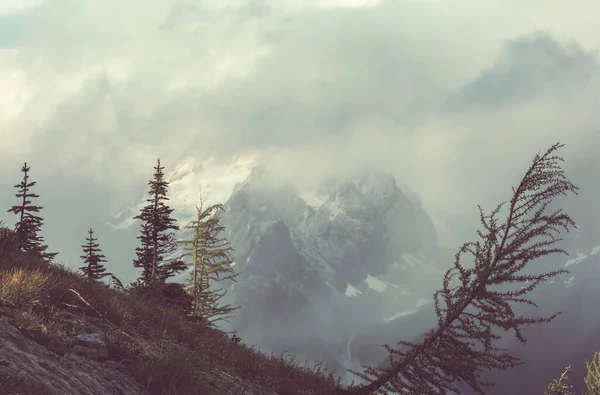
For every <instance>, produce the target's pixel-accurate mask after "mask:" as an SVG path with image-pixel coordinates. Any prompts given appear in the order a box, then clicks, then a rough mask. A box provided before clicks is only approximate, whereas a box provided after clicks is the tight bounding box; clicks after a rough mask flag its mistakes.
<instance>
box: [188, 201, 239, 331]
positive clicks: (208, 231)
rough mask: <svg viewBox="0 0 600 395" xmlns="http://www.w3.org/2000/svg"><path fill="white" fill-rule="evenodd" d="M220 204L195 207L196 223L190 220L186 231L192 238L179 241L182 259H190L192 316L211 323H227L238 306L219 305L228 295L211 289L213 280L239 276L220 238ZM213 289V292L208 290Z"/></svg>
mask: <svg viewBox="0 0 600 395" xmlns="http://www.w3.org/2000/svg"><path fill="white" fill-rule="evenodd" d="M222 209H223V205H221V204H213V205H210V206H208V207H206V208H204V205H203V203H202V202H201V205H200V207H198V206H196V220H194V221H191V222H190V223H189V224H188V225H187V226H186V227H185V229H188V230H190V231H191V233H192V235H191V238H190V239H188V240H182V241H181V242H180V243H181V244H183V245H184V257H191V259H192V262H191V263H190V264H189V265H190V266H192V273H191V276H190V277H191V278H190V288H191V293H192V296H193V312H192V316H194V317H197V318H200V319H202V320H204V321H206V322H208V323H210V324H213V325H214V324H215V323H216V322H218V321H221V320H227V319H229V318H230V317H231V316H230V314H231V313H232V312H233V311H234V310H236V309H238V308H239V307H232V306H231V305H230V304H228V305H220V304H219V302H220V300H221V298H223V296H225V294H226V293H227V291H226V290H224V289H220V290H217V289H214V287H211V286H213V285H214V282H215V281H224V280H232V281H235V278H236V277H237V276H238V275H239V273H235V271H234V269H233V266H232V264H233V260H232V258H231V255H230V252H231V251H232V250H233V249H232V248H231V246H230V245H229V242H228V241H227V240H226V239H225V238H224V237H221V232H223V230H224V227H223V225H221V222H220V216H219V212H220V211H221V210H222ZM211 288H212V289H211Z"/></svg>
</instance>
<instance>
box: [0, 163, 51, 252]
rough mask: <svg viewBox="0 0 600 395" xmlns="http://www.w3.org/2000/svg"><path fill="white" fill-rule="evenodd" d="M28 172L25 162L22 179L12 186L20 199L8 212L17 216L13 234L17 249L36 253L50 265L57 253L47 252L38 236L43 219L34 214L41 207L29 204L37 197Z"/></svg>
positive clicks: (46, 247)
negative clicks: (16, 190) (16, 189)
mask: <svg viewBox="0 0 600 395" xmlns="http://www.w3.org/2000/svg"><path fill="white" fill-rule="evenodd" d="M29 170H30V168H29V167H28V166H27V162H25V164H23V167H22V168H21V171H22V172H23V179H22V180H21V182H20V183H19V184H17V185H15V186H14V187H15V188H18V189H19V190H18V192H17V194H16V195H15V196H16V197H17V198H19V199H21V202H20V204H18V205H15V206H12V207H11V208H10V209H9V210H8V212H12V213H15V214H17V215H18V216H19V221H18V222H17V223H16V224H15V234H16V237H17V240H18V245H19V248H20V249H21V250H22V251H26V252H34V253H38V254H39V255H40V256H41V257H42V260H43V261H45V262H47V263H50V262H51V261H52V260H53V259H54V257H55V256H56V255H57V254H58V253H56V252H52V253H50V252H47V251H46V250H47V249H48V246H47V245H45V244H44V239H43V237H42V236H40V235H39V234H38V233H39V232H40V229H41V227H42V225H43V219H42V217H40V216H38V215H35V214H34V213H38V212H39V211H40V210H41V209H42V208H43V207H41V206H34V205H32V204H31V202H32V200H31V199H34V198H38V197H39V195H36V194H35V193H32V192H31V187H33V186H34V185H35V184H36V182H35V181H33V182H31V181H29Z"/></svg>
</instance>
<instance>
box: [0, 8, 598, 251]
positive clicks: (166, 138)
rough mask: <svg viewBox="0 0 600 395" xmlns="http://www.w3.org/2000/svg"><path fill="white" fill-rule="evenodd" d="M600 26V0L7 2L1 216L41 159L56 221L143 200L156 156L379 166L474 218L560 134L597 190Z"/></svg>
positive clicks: (329, 167) (0, 47)
mask: <svg viewBox="0 0 600 395" xmlns="http://www.w3.org/2000/svg"><path fill="white" fill-rule="evenodd" d="M599 13H600V3H598V2H597V1H596V0H578V1H576V2H568V1H564V0H545V1H539V0H518V1H517V0H497V1H493V0H477V1H473V0H469V1H467V0H437V1H435V0H422V1H418V0H413V1H392V0H390V1H379V2H377V1H360V0H287V1H284V0H277V1H275V0H246V1H243V0H187V1H176V0H152V1H148V0H127V1H123V0H46V1H44V0H2V1H0V169H1V170H0V182H1V183H2V185H5V186H6V187H2V188H0V190H1V191H2V196H1V197H0V203H2V204H4V205H7V204H9V203H12V199H13V197H12V191H11V190H10V186H11V185H13V184H15V183H16V182H17V181H18V179H19V177H20V174H19V168H20V165H21V164H22V162H24V161H28V162H29V163H30V164H31V166H32V176H33V177H34V178H35V179H36V180H37V181H39V188H40V190H43V191H44V193H46V196H45V199H46V200H44V201H43V202H41V203H42V205H44V206H45V207H46V210H47V211H48V215H51V212H52V210H55V211H54V213H55V215H56V216H58V214H57V213H59V212H60V213H62V214H60V215H64V212H63V211H61V210H67V209H74V208H75V209H77V208H79V209H80V210H79V211H80V212H91V214H89V217H90V218H92V217H94V215H96V216H97V215H99V214H98V213H102V215H106V214H107V213H108V212H110V211H111V210H114V208H115V207H117V206H119V205H121V204H124V203H127V202H128V201H130V200H131V199H132V198H136V197H137V196H139V194H140V193H141V192H143V188H144V186H145V182H146V181H147V179H148V178H149V176H150V174H151V166H152V165H153V164H154V161H155V160H156V158H157V157H158V156H160V157H161V158H163V160H164V163H165V164H167V166H168V165H169V164H172V163H173V162H174V161H176V160H177V159H178V158H180V157H181V156H182V155H198V156H200V157H210V156H218V157H219V158H221V159H222V160H229V158H231V160H232V161H233V159H234V158H235V157H239V156H247V155H258V156H259V157H260V158H262V160H263V161H264V162H265V163H266V164H267V166H270V167H272V168H273V169H275V170H276V171H278V172H279V173H280V174H281V175H283V176H284V177H286V178H289V179H290V180H293V181H296V182H298V183H299V184H302V185H305V184H310V183H311V182H313V181H314V180H317V179H320V178H321V177H322V176H323V175H324V174H327V173H330V172H334V171H338V170H341V169H345V168H354V167H361V166H364V165H377V166H380V167H383V168H385V169H387V170H389V171H391V172H393V173H394V174H395V175H396V176H397V177H398V179H399V180H400V181H401V182H402V183H405V184H407V185H409V186H411V187H412V188H413V189H414V190H415V191H416V192H417V193H419V194H420V196H421V197H422V199H423V200H424V202H425V203H426V204H427V205H428V206H431V207H434V208H438V209H443V210H448V211H457V212H466V211H473V209H474V205H475V204H477V203H483V204H485V203H488V202H490V203H489V204H490V205H492V204H494V203H496V202H497V201H499V200H505V199H507V198H508V197H509V196H508V195H507V193H510V186H511V185H512V184H514V183H515V182H517V181H518V179H519V177H520V176H521V174H522V173H523V171H524V170H525V168H526V166H527V165H528V164H529V161H530V160H531V159H532V157H533V155H534V154H535V153H536V152H537V151H538V150H540V149H545V148H547V147H549V146H550V145H552V144H553V143H555V142H556V141H560V142H564V143H566V144H567V147H566V148H565V149H564V150H563V152H562V154H563V155H564V156H565V158H566V159H567V167H569V168H572V169H573V172H575V171H577V174H576V176H575V178H576V179H577V180H579V181H581V182H583V183H584V184H585V185H580V186H581V187H582V188H587V189H588V190H592V189H593V190H596V191H597V190H598V188H597V187H595V185H596V184H598V179H597V178H599V177H597V176H595V172H596V169H598V166H599V160H598V159H597V157H598V155H597V152H598V149H599V148H600V131H598V121H599V120H600V115H599V114H600V112H599V111H598V109H599V108H600V107H599V104H600V103H599V101H600V83H599V80H600V79H599V77H600V67H599V63H598V54H597V51H598V50H599V49H600V28H599V27H598V21H597V16H598V14H599ZM594 177H595V178H594ZM581 182H580V183H581ZM588 196H591V195H588ZM81 199H85V202H81ZM82 215H83V214H81V213H79V212H78V214H77V216H76V218H72V219H69V220H68V221H66V222H64V223H61V225H60V226H63V227H69V229H74V228H77V227H79V226H80V225H79V223H78V221H80V220H81V221H84V220H87V217H85V216H84V217H85V218H82V217H81V216H82ZM0 218H6V220H10V222H12V221H13V219H12V218H9V217H8V216H2V214H0ZM50 222H51V221H50V219H47V226H48V227H49V229H58V226H59V225H52V224H51V223H50ZM52 227H54V228H52ZM82 229H83V232H85V229H87V228H85V227H83V228H82ZM78 232H79V230H78ZM79 233H81V232H79ZM84 237H85V235H84V234H83V235H82V239H83V238H84ZM82 241H83V240H82Z"/></svg>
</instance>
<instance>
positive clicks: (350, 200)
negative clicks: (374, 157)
mask: <svg viewBox="0 0 600 395" xmlns="http://www.w3.org/2000/svg"><path fill="white" fill-rule="evenodd" d="M187 162H189V161H187ZM187 162H186V163H187ZM177 168H178V169H179V170H177V171H174V172H173V173H172V174H170V175H169V177H168V179H169V181H170V182H171V183H172V186H173V187H172V193H171V202H172V206H173V207H175V208H176V211H175V213H176V215H178V219H180V220H182V221H187V220H189V219H191V215H192V214H193V209H194V207H193V203H194V202H193V200H194V197H195V196H198V192H199V191H200V186H201V185H200V181H201V179H202V177H200V176H199V175H198V172H200V173H201V170H202V168H203V167H202V166H200V165H194V166H191V165H185V166H184V165H181V166H177ZM244 169H247V167H244ZM186 172H187V173H186ZM223 173H226V172H223ZM230 173H231V172H230ZM242 173H243V172H238V173H236V174H237V176H240V175H241V174H242ZM233 178H234V177H229V180H232V179H233ZM241 181H242V182H240V183H238V184H237V185H236V186H235V188H233V190H232V193H231V196H230V197H229V198H228V200H227V201H226V203H225V212H224V214H223V223H224V225H225V228H226V230H227V234H226V236H227V238H228V240H229V241H230V242H231V244H232V247H233V248H234V260H235V265H236V268H237V269H238V271H240V272H241V275H240V276H239V278H238V282H237V283H235V284H226V286H228V287H230V289H231V292H229V294H228V298H229V299H228V300H227V302H228V303H230V302H231V303H234V304H236V305H239V306H241V309H239V310H238V311H237V312H236V314H235V316H234V319H233V320H232V322H231V324H230V325H231V326H230V327H227V328H226V329H235V330H237V331H238V332H239V334H240V335H241V336H242V338H243V339H244V340H245V341H247V342H249V343H256V344H258V345H260V346H261V348H263V349H264V350H265V351H274V352H280V351H284V350H285V351H290V352H297V353H299V354H300V357H301V358H302V357H306V358H310V359H325V360H326V361H327V362H329V363H331V364H333V366H334V367H336V368H346V367H350V366H349V365H347V363H350V361H349V360H348V357H347V352H346V348H347V344H340V339H345V340H344V341H343V342H347V341H348V340H349V339H352V338H354V337H355V336H356V335H357V334H359V333H361V332H362V329H361V328H363V327H370V326H371V325H372V324H373V322H388V321H391V320H393V319H394V318H396V317H398V316H401V315H402V314H406V312H407V311H412V310H414V309H417V308H419V307H420V306H422V305H424V304H425V303H427V301H428V300H430V298H431V294H432V293H433V291H434V290H435V287H437V285H438V282H439V278H440V276H441V274H442V273H443V271H444V270H445V269H446V268H447V267H448V266H449V265H450V264H451V261H452V260H451V257H452V255H451V253H453V252H454V251H449V250H447V249H445V248H442V247H440V246H438V245H437V237H436V232H435V229H434V226H433V223H432V221H431V220H430V218H429V217H428V215H427V213H426V212H425V211H424V210H423V208H422V207H421V204H420V202H419V201H418V199H417V198H415V196H413V195H411V194H409V193H404V192H403V191H402V190H401V189H400V188H399V187H398V185H397V183H396V181H395V179H394V178H393V176H391V175H389V174H386V173H384V172H378V171H364V172H361V173H359V174H353V175H349V176H344V177H342V176H340V177H335V178H331V179H327V180H324V181H323V182H322V183H321V184H320V185H319V186H318V187H317V188H315V190H313V191H298V190H296V189H294V188H293V187H292V186H291V185H287V184H285V183H282V182H276V181H274V178H273V177H272V176H271V175H270V174H269V173H268V172H267V171H266V170H265V169H264V168H261V167H253V168H252V170H251V171H249V172H248V175H247V177H245V179H242V180H241ZM204 183H206V180H204ZM184 206H185V207H187V208H186V209H184ZM131 214H133V212H132V211H131V210H129V211H127V216H129V215H131ZM115 222H120V224H119V223H115V226H117V227H118V226H122V227H125V228H127V227H129V226H131V224H130V223H129V222H128V220H127V218H126V216H122V217H121V218H120V221H115ZM188 277H189V274H188V273H182V274H181V275H180V276H179V277H178V279H177V281H184V280H185V279H187V278H188ZM325 345H331V347H329V346H325ZM308 350H311V352H310V354H308Z"/></svg>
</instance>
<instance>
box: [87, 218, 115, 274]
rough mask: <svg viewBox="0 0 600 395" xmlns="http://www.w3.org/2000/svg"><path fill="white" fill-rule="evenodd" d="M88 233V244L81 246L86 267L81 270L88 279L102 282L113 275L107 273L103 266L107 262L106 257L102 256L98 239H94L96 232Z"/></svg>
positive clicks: (90, 231)
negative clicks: (101, 280)
mask: <svg viewBox="0 0 600 395" xmlns="http://www.w3.org/2000/svg"><path fill="white" fill-rule="evenodd" d="M88 233H89V236H88V238H87V239H86V241H87V243H86V244H84V245H82V246H81V247H82V248H83V255H81V259H83V262H84V263H85V266H83V267H80V268H79V270H81V271H82V272H83V274H84V275H85V276H86V277H87V278H90V279H93V280H100V279H102V278H104V277H106V276H111V275H112V274H111V273H107V272H106V268H105V267H104V265H103V263H104V262H106V259H105V258H106V257H105V256H104V255H103V254H101V250H100V245H99V244H98V243H97V241H98V239H96V238H95V237H94V231H93V230H92V229H90V230H89V231H88Z"/></svg>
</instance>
